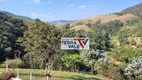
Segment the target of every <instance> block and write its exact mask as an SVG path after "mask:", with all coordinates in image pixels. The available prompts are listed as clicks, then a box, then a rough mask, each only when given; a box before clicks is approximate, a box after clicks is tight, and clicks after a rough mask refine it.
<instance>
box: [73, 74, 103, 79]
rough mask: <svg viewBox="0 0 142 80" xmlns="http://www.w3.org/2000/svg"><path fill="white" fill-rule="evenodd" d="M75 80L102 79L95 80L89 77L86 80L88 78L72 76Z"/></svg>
mask: <svg viewBox="0 0 142 80" xmlns="http://www.w3.org/2000/svg"><path fill="white" fill-rule="evenodd" d="M71 79H73V80H101V79H98V78H94V77H89V78H86V77H83V76H76V75H74V76H72V78H71Z"/></svg>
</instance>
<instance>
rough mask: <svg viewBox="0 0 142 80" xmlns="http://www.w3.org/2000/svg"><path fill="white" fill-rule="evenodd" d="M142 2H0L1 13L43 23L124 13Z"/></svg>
mask: <svg viewBox="0 0 142 80" xmlns="http://www.w3.org/2000/svg"><path fill="white" fill-rule="evenodd" d="M141 2H142V0H0V11H8V12H11V13H14V14H17V15H22V16H27V17H30V18H33V19H35V18H39V19H40V20H42V21H55V20H80V19H85V18H90V17H94V16H97V15H102V14H109V13H114V12H119V11H122V10H123V9H126V8H128V7H131V6H134V5H136V4H139V3H141Z"/></svg>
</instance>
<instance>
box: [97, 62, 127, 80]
mask: <svg viewBox="0 0 142 80" xmlns="http://www.w3.org/2000/svg"><path fill="white" fill-rule="evenodd" d="M97 67H98V68H97V71H98V73H99V74H101V75H103V76H105V77H108V78H111V79H112V80H127V78H126V76H125V75H124V71H123V66H122V65H120V66H117V65H114V64H111V63H108V62H103V63H98V66H97Z"/></svg>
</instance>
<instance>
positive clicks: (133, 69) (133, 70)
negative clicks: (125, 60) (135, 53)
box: [125, 56, 142, 80]
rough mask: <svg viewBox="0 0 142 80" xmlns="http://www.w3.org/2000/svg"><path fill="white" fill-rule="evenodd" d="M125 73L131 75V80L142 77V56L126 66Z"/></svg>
mask: <svg viewBox="0 0 142 80" xmlns="http://www.w3.org/2000/svg"><path fill="white" fill-rule="evenodd" d="M125 75H127V76H128V77H129V80H133V79H134V80H141V79H142V56H140V57H139V58H133V59H132V61H131V63H130V64H129V65H128V66H127V67H126V68H125Z"/></svg>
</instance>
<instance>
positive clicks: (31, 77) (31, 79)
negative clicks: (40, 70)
mask: <svg viewBox="0 0 142 80" xmlns="http://www.w3.org/2000/svg"><path fill="white" fill-rule="evenodd" d="M30 80H32V72H30Z"/></svg>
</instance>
